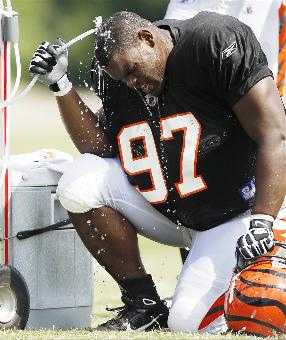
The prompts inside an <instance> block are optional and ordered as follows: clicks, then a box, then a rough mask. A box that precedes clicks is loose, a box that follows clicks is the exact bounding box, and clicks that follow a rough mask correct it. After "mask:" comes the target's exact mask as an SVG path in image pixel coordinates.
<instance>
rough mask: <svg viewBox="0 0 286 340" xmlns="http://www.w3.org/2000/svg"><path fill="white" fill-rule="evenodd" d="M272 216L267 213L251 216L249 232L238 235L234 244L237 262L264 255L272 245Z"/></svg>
mask: <svg viewBox="0 0 286 340" xmlns="http://www.w3.org/2000/svg"><path fill="white" fill-rule="evenodd" d="M273 222H274V218H273V217H272V216H269V215H263V214H256V215H252V216H251V220H250V227H249V232H248V233H246V234H244V235H242V236H240V237H239V239H238V240H237V245H236V258H237V263H238V264H241V263H242V262H247V261H249V260H252V259H255V258H256V257H258V256H262V255H265V254H266V253H267V252H269V251H270V250H272V249H273V247H274V234H273V231H272V226H273Z"/></svg>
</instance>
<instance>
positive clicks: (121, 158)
mask: <svg viewBox="0 0 286 340" xmlns="http://www.w3.org/2000/svg"><path fill="white" fill-rule="evenodd" d="M142 124H147V122H146V121H140V122H136V123H133V124H128V125H124V126H123V127H122V128H121V129H120V131H119V132H118V134H117V137H116V138H117V145H118V150H119V159H120V163H121V165H122V168H123V169H124V171H125V172H126V173H127V174H128V175H130V176H133V175H141V174H144V173H148V174H149V176H150V180H151V183H152V187H151V188H150V189H140V188H139V186H138V185H137V186H136V189H137V190H138V191H139V192H141V193H144V192H150V191H153V190H156V188H155V184H154V178H153V175H152V169H151V168H147V169H144V170H139V171H134V172H130V171H128V169H127V168H126V166H125V164H124V158H123V156H122V155H123V152H122V146H121V142H120V135H121V133H122V132H123V131H124V130H125V129H128V128H130V127H133V126H137V125H142ZM137 138H142V139H144V145H145V150H146V151H145V155H146V156H145V157H140V158H138V159H143V158H147V157H148V150H147V147H146V142H145V136H144V135H141V136H140V135H139V136H138V137H135V138H131V140H132V139H137ZM129 143H130V140H129ZM130 149H131V145H130ZM157 157H158V154H157ZM132 159H133V155H132ZM158 160H159V157H158ZM159 165H160V171H161V175H162V178H163V181H164V184H165V188H166V191H167V193H166V195H165V197H164V199H162V200H159V201H152V202H150V203H151V204H160V203H164V202H166V201H167V198H168V190H167V185H166V180H165V177H164V176H163V172H162V169H161V164H160V160H159Z"/></svg>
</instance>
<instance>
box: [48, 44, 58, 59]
mask: <svg viewBox="0 0 286 340" xmlns="http://www.w3.org/2000/svg"><path fill="white" fill-rule="evenodd" d="M59 47H60V46H59V45H49V46H48V47H47V49H46V50H47V52H49V53H50V54H51V55H52V56H53V57H54V58H55V57H56V56H57V55H58V53H57V48H59Z"/></svg>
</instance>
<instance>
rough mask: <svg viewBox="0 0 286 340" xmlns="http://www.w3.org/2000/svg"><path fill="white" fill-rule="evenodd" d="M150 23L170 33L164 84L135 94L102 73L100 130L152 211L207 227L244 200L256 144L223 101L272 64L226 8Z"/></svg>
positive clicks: (251, 188)
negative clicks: (103, 122)
mask: <svg viewBox="0 0 286 340" xmlns="http://www.w3.org/2000/svg"><path fill="white" fill-rule="evenodd" d="M156 24H157V25H158V26H159V27H160V28H162V29H167V30H169V31H170V33H171V35H172V38H173V41H174V48H173V50H172V51H171V54H170V55H169V57H168V61H167V67H166V72H165V77H164V86H163V92H162V94H161V95H160V96H159V97H158V98H155V97H152V96H144V95H143V94H141V93H140V92H137V91H135V90H132V89H128V88H127V86H126V85H125V84H123V83H120V82H117V81H114V80H112V79H110V78H109V77H108V76H105V77H104V84H103V86H102V91H101V98H102V101H103V106H104V111H105V116H106V124H107V129H106V130H107V131H108V132H109V135H110V139H111V140H112V142H113V143H114V145H115V148H116V150H117V154H118V156H119V158H120V161H121V164H122V167H123V169H124V171H125V172H126V174H127V176H128V179H129V181H130V183H131V184H132V185H134V186H136V187H137V189H138V190H139V191H140V192H141V193H142V194H143V195H144V197H145V198H146V199H147V200H148V201H149V202H150V203H151V204H152V205H153V206H154V207H155V208H156V209H157V210H158V211H160V212H161V213H162V214H163V215H165V216H167V217H168V218H169V219H170V220H172V221H173V222H175V223H177V224H178V225H183V226H185V227H189V228H192V229H195V230H207V229H210V228H213V227H215V226H217V225H219V224H221V223H223V222H224V221H227V220H229V219H230V218H232V217H234V216H237V215H238V214H239V213H241V212H243V211H246V210H247V209H249V208H250V207H251V205H252V202H253V196H254V193H255V178H254V170H255V161H256V145H255V143H254V142H253V141H252V140H251V139H250V138H249V137H248V135H247V134H246V133H245V131H244V130H243V129H242V127H241V126H240V124H239V122H238V120H237V119H236V117H235V115H234V113H233V112H232V109H231V108H232V106H233V105H234V104H235V103H236V102H237V101H238V100H239V99H240V98H241V97H242V96H243V95H244V94H246V93H247V92H248V91H249V90H250V88H251V87H252V86H254V85H255V84H256V83H257V82H259V81H260V80H261V79H263V78H265V77H268V76H272V73H271V71H270V70H269V68H268V66H267V60H266V57H265V54H264V53H263V51H262V50H261V47H260V45H259V43H258V41H257V39H256V38H255V36H254V34H253V32H252V31H251V29H250V28H249V27H248V26H246V25H245V24H243V23H241V22H240V21H238V20H237V19H235V18H233V17H230V16H223V15H219V14H216V13H210V12H201V13H199V14H198V15H196V16H195V17H194V18H192V19H189V20H185V21H179V20H163V21H160V22H157V23H156ZM249 114H251V112H250V113H249Z"/></svg>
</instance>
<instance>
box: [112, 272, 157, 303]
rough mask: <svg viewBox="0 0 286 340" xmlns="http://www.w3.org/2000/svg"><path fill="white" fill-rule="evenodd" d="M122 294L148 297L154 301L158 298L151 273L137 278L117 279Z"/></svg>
mask: <svg viewBox="0 0 286 340" xmlns="http://www.w3.org/2000/svg"><path fill="white" fill-rule="evenodd" d="M118 285H119V287H120V289H121V291H122V295H123V296H124V295H126V294H127V295H128V296H130V297H135V298H139V297H142V298H150V299H153V300H155V301H158V300H160V297H159V295H158V293H157V290H156V286H155V283H154V281H153V279H152V276H151V275H149V274H148V275H145V276H142V277H139V278H131V279H124V280H120V281H118Z"/></svg>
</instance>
